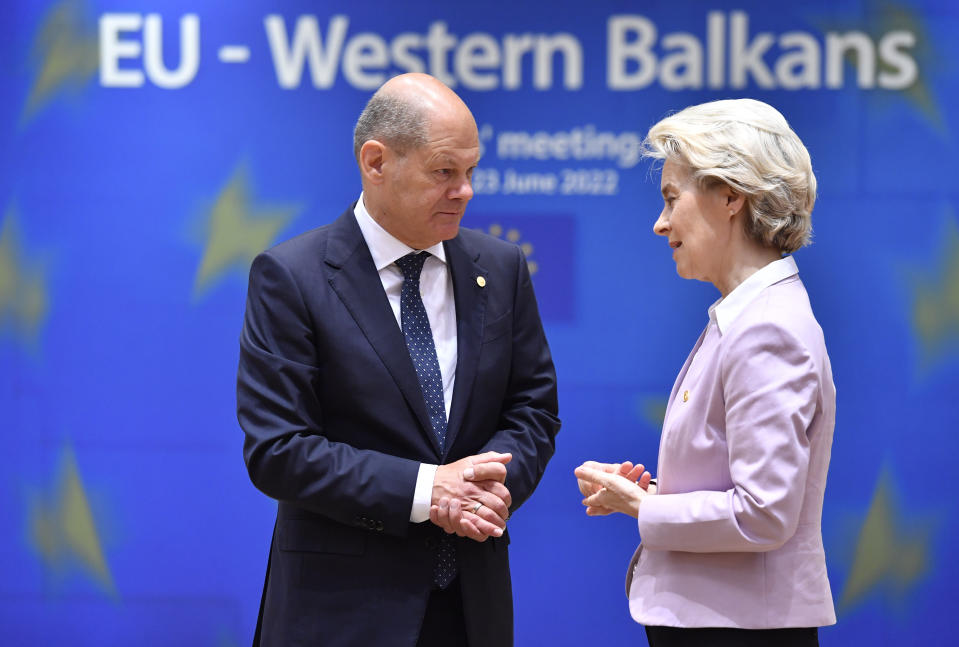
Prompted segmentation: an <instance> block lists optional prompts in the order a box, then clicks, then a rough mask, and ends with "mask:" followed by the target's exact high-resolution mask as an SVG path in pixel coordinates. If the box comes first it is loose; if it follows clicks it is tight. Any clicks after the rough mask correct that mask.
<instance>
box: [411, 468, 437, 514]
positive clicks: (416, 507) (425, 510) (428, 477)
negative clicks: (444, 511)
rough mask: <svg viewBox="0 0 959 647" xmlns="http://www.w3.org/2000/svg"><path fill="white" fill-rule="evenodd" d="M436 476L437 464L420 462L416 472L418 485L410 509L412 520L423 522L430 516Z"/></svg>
mask: <svg viewBox="0 0 959 647" xmlns="http://www.w3.org/2000/svg"><path fill="white" fill-rule="evenodd" d="M435 477H436V465H430V464H428V463H420V470H419V472H418V473H417V474H416V487H415V488H414V489H413V509H412V510H410V522H411V523H422V522H424V521H427V520H428V519H429V518H430V503H432V501H433V479H434V478H435Z"/></svg>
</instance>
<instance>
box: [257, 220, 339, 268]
mask: <svg viewBox="0 0 959 647" xmlns="http://www.w3.org/2000/svg"><path fill="white" fill-rule="evenodd" d="M350 211H352V208H351V209H350V210H348V211H347V212H346V213H350ZM346 213H344V214H342V215H340V216H338V217H337V218H335V219H334V220H333V221H332V222H329V223H327V224H325V225H320V226H319V227H314V228H313V229H310V230H308V231H305V232H303V233H301V234H297V235H296V236H293V237H292V238H288V239H286V240H284V241H282V242H279V243H277V244H275V245H273V246H272V247H270V248H269V249H267V250H266V251H264V252H263V254H265V255H267V256H271V257H273V258H275V259H276V260H278V261H280V262H283V263H291V264H297V263H299V262H301V261H303V260H304V259H310V260H321V259H322V258H323V257H324V256H325V250H326V247H327V243H328V241H329V239H330V236H331V234H333V232H334V231H336V230H338V229H342V228H343V227H344V225H345V224H346V223H344V222H343V219H344V217H345V215H346Z"/></svg>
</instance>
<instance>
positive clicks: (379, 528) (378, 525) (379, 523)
mask: <svg viewBox="0 0 959 647" xmlns="http://www.w3.org/2000/svg"><path fill="white" fill-rule="evenodd" d="M376 531H377V532H383V522H382V521H377V522H376Z"/></svg>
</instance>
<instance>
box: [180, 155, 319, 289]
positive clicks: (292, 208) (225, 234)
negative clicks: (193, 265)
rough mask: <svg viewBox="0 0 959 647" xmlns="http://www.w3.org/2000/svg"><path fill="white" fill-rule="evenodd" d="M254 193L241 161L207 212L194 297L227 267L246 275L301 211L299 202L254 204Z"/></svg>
mask: <svg viewBox="0 0 959 647" xmlns="http://www.w3.org/2000/svg"><path fill="white" fill-rule="evenodd" d="M251 193H252V190H251V182H250V180H249V172H248V171H247V169H246V167H245V165H243V164H241V165H239V166H238V167H237V169H236V171H235V172H234V173H233V177H232V178H230V181H229V182H228V183H227V185H226V186H225V187H224V188H223V190H222V191H221V192H220V194H219V195H218V196H217V198H216V201H215V202H214V204H213V207H212V208H211V209H210V211H209V213H206V214H204V216H203V219H204V224H205V228H206V231H207V240H206V249H205V250H204V252H203V258H202V260H201V261H200V267H199V268H198V269H197V273H196V278H195V280H194V283H193V296H194V299H196V298H198V297H199V296H201V295H202V294H203V293H204V292H205V291H206V290H207V289H208V288H209V287H210V285H212V284H213V282H214V281H216V280H217V279H218V278H220V277H221V276H222V275H223V274H224V273H225V272H226V271H227V270H230V269H233V270H236V271H240V272H243V273H244V274H245V273H246V272H247V270H249V267H250V263H251V262H252V261H253V259H254V258H255V257H256V255H257V254H259V253H260V252H262V251H263V250H264V249H266V248H267V247H269V246H270V244H271V243H272V242H273V241H274V239H275V238H276V236H277V234H278V233H279V232H280V231H281V230H282V229H283V228H284V227H286V226H287V225H288V224H289V223H290V222H291V221H292V220H293V217H294V216H295V215H296V213H297V212H298V211H299V210H300V207H299V206H296V205H254V204H253V203H252V200H251V197H250V194H251Z"/></svg>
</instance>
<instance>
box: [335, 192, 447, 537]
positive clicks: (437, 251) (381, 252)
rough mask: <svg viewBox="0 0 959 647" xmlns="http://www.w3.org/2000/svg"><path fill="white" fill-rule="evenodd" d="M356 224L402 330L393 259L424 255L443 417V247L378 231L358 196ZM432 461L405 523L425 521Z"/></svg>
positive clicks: (424, 289) (399, 277)
mask: <svg viewBox="0 0 959 647" xmlns="http://www.w3.org/2000/svg"><path fill="white" fill-rule="evenodd" d="M353 214H354V215H355V216H356V223H357V224H358V225H359V226H360V232H361V233H362V234H363V239H364V240H365V241H366V245H367V247H369V248H370V255H371V256H372V257H373V264H374V265H375V266H376V271H377V273H378V274H379V277H380V282H381V283H382V284H383V290H384V291H385V292H386V298H387V299H389V302H390V307H391V308H393V315H394V316H395V317H396V325H397V326H399V327H400V329H401V330H402V328H403V324H402V320H401V318H400V294H401V292H402V289H403V271H402V270H401V269H400V268H399V266H398V265H397V264H396V260H397V259H400V258H403V257H404V256H406V255H407V254H410V253H412V252H416V251H425V252H428V253H429V254H430V256H429V258H427V259H426V262H425V263H424V264H423V271H422V272H421V273H420V297H421V298H422V299H423V306H424V307H425V308H426V316H427V318H428V319H429V322H430V329H431V330H432V332H433V344H434V345H435V346H436V358H437V360H439V364H440V376H441V378H442V380H443V403H444V405H445V406H446V419H447V420H449V416H450V403H451V402H452V400H453V382H454V380H455V377H456V304H455V303H454V300H453V279H452V277H451V276H450V272H449V267H448V265H447V263H446V250H445V249H444V248H443V243H437V244H436V245H433V246H432V247H429V248H427V249H425V250H416V249H413V248H412V247H410V246H409V245H407V244H406V243H403V242H400V241H399V240H397V239H396V238H395V237H394V236H393V235H392V234H390V232H388V231H386V230H385V229H383V227H381V226H380V224H379V223H378V222H376V221H375V220H374V219H373V217H372V216H371V215H370V213H369V211H367V210H366V205H365V204H363V194H362V193H361V194H360V199H359V200H357V201H356V208H355V209H353ZM435 475H436V465H432V464H428V463H420V469H419V473H418V474H417V477H416V488H415V490H414V492H413V508H412V510H411V511H410V521H411V522H413V523H420V522H423V521H426V520H427V519H429V516H430V502H431V500H432V495H433V478H434V477H435Z"/></svg>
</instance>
